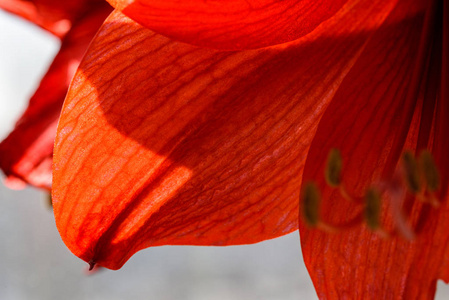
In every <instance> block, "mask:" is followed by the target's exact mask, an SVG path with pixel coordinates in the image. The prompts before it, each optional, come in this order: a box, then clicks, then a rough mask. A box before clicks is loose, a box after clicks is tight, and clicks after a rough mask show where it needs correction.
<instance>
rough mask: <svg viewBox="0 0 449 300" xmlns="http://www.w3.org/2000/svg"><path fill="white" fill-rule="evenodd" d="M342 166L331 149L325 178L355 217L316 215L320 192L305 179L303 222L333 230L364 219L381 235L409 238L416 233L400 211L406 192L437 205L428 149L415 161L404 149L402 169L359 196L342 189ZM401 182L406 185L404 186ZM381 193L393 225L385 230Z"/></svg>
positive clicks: (437, 178) (436, 183)
mask: <svg viewBox="0 0 449 300" xmlns="http://www.w3.org/2000/svg"><path fill="white" fill-rule="evenodd" d="M342 167H343V161H342V158H341V154H340V151H339V150H338V149H331V151H330V152H329V155H328V158H327V163H326V167H325V170H324V176H325V180H326V182H327V184H328V185H329V186H330V187H333V188H337V190H338V191H339V193H340V195H341V196H342V197H343V198H345V199H347V200H350V201H352V202H353V203H354V204H355V205H356V206H357V208H358V209H359V210H358V212H357V210H356V211H355V212H356V214H355V216H354V217H353V218H352V219H350V220H346V221H344V222H343V223H339V224H330V223H328V222H326V221H325V220H323V219H321V215H320V202H321V196H320V191H319V189H318V187H317V185H316V184H315V183H314V182H308V183H306V184H305V185H304V190H303V191H302V194H301V197H302V214H303V217H304V219H305V222H306V223H307V225H309V226H311V227H315V228H317V229H319V230H323V231H326V232H329V233H334V232H341V231H342V230H346V229H349V228H352V227H354V226H357V225H360V224H361V223H363V220H365V223H366V225H367V227H368V228H369V229H370V230H372V231H374V232H375V233H376V234H378V235H380V236H381V237H382V238H390V237H391V236H398V235H400V236H402V237H403V238H405V239H407V240H413V239H414V238H415V237H416V233H415V231H414V228H413V226H412V225H411V222H410V220H408V218H409V217H410V216H409V215H408V214H407V213H405V212H404V210H403V209H404V206H403V204H404V199H406V197H407V192H410V193H411V194H413V196H414V198H415V199H419V200H420V201H422V202H424V203H430V204H431V205H433V206H434V207H438V206H439V205H440V202H439V201H438V200H437V198H436V197H435V193H434V192H435V191H437V190H438V189H439V188H440V175H439V172H438V169H437V167H436V164H435V162H434V160H433V158H432V155H431V153H430V152H429V151H426V150H425V151H422V152H421V154H420V156H419V160H418V161H417V160H416V158H415V156H414V154H413V153H412V152H410V151H406V152H404V154H403V156H402V164H401V167H402V168H401V169H400V170H401V171H402V172H395V174H394V176H392V177H391V178H390V179H389V180H387V181H383V180H381V181H380V182H379V181H378V182H377V183H376V184H375V186H376V188H373V187H371V188H369V189H367V190H366V191H365V196H364V197H362V198H361V197H352V196H351V195H350V194H349V193H348V191H347V190H346V188H345V186H344V183H343V181H342V178H341V171H342ZM404 185H405V186H407V188H404ZM382 195H388V196H389V197H388V199H389V202H388V205H387V207H389V208H390V209H391V216H392V218H393V220H394V228H392V229H391V231H388V232H387V231H386V230H385V229H384V228H383V226H382V222H381V216H382V197H383V196H382Z"/></svg>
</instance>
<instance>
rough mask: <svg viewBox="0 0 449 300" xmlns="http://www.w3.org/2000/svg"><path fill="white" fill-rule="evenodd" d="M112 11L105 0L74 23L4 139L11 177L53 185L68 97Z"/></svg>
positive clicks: (1, 151)
mask: <svg viewBox="0 0 449 300" xmlns="http://www.w3.org/2000/svg"><path fill="white" fill-rule="evenodd" d="M110 11H111V8H110V6H109V5H107V4H105V5H103V6H102V8H99V9H97V10H93V11H91V15H89V16H85V18H84V19H80V20H79V22H78V23H76V24H75V25H74V27H73V28H72V29H71V31H70V32H69V33H68V34H67V36H66V37H65V38H64V40H63V42H62V46H61V50H60V51H59V53H58V55H57V56H56V57H55V59H54V61H53V63H52V65H51V66H50V68H49V70H48V72H47V74H46V75H45V77H44V78H43V79H42V81H41V83H40V86H39V88H38V89H37V90H36V92H35V94H34V95H33V97H32V98H31V100H30V103H29V106H28V108H27V110H26V111H25V113H24V114H23V116H22V117H21V118H20V120H19V121H18V122H17V124H16V127H15V129H14V131H12V132H11V133H10V135H9V136H8V137H7V138H6V139H5V140H4V141H2V142H1V143H0V167H1V169H2V170H3V171H4V173H5V174H6V175H7V176H8V177H9V181H12V182H14V183H15V182H17V181H16V179H21V180H23V181H26V182H28V183H30V184H32V185H34V186H38V187H43V188H47V189H50V187H51V168H52V155H53V143H54V139H55V136H56V126H57V122H58V118H59V114H60V111H61V107H62V103H63V101H64V97H65V95H66V93H67V89H68V86H69V83H70V80H71V79H72V76H73V74H74V73H75V71H76V68H77V67H78V65H79V62H80V61H81V58H82V57H83V54H84V52H85V51H86V49H87V46H88V45H89V42H90V41H91V40H92V38H93V37H94V35H95V33H96V31H97V30H98V28H99V27H100V25H101V24H102V23H103V21H104V19H105V18H106V17H107V15H108V14H109V12H110ZM10 185H11V184H10ZM14 185H15V184H14Z"/></svg>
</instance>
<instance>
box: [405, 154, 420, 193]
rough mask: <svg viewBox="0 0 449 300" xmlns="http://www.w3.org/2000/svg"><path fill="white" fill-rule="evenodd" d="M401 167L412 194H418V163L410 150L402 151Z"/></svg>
mask: <svg viewBox="0 0 449 300" xmlns="http://www.w3.org/2000/svg"><path fill="white" fill-rule="evenodd" d="M402 167H403V172H404V181H405V184H406V185H407V188H408V189H409V191H410V192H411V193H412V194H414V195H416V194H418V193H419V192H420V191H421V178H420V177H421V176H420V170H419V167H418V163H417V161H416V159H415V156H414V155H413V153H412V152H410V151H406V152H404V154H403V155H402Z"/></svg>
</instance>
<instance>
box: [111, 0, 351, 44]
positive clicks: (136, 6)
mask: <svg viewBox="0 0 449 300" xmlns="http://www.w3.org/2000/svg"><path fill="white" fill-rule="evenodd" d="M108 1H109V3H111V5H113V6H114V7H115V8H117V9H119V10H121V11H122V12H123V13H124V14H126V15H127V16H128V17H130V18H132V19H133V20H135V21H136V22H138V23H140V24H142V25H144V26H146V27H148V28H149V29H151V30H154V31H156V32H158V33H161V34H163V35H166V36H168V37H170V38H172V39H175V40H179V41H182V42H187V43H190V44H194V45H199V46H204V47H209V48H214V49H228V50H238V49H254V48H260V47H265V46H270V45H275V44H280V43H285V42H289V41H292V40H295V39H298V38H299V37H301V36H304V35H306V34H307V33H309V32H311V31H312V30H313V29H315V28H316V27H317V26H318V25H320V24H321V23H322V22H324V21H326V20H327V19H329V18H330V17H332V16H334V15H335V14H336V12H337V11H338V10H340V9H341V8H342V7H343V6H344V4H345V3H346V2H354V1H348V0H333V1H329V0H303V1H297V0H284V1H278V0H249V1H248V0H226V1H202V0H194V1H183V0H108ZM349 5H350V4H348V6H349Z"/></svg>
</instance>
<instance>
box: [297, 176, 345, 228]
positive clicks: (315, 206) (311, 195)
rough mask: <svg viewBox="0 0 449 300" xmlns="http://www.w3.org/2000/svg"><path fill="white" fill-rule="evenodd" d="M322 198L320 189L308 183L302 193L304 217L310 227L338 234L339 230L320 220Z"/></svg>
mask: <svg viewBox="0 0 449 300" xmlns="http://www.w3.org/2000/svg"><path fill="white" fill-rule="evenodd" d="M320 201H321V196H320V192H319V190H318V187H317V186H316V184H315V183H313V182H308V183H306V185H305V186H304V190H303V192H302V215H303V217H304V220H305V222H306V224H307V225H308V226H309V227H316V228H319V229H321V230H323V231H327V232H336V231H338V229H337V228H335V227H334V226H331V225H329V224H327V223H325V222H323V221H322V220H321V218H320Z"/></svg>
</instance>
